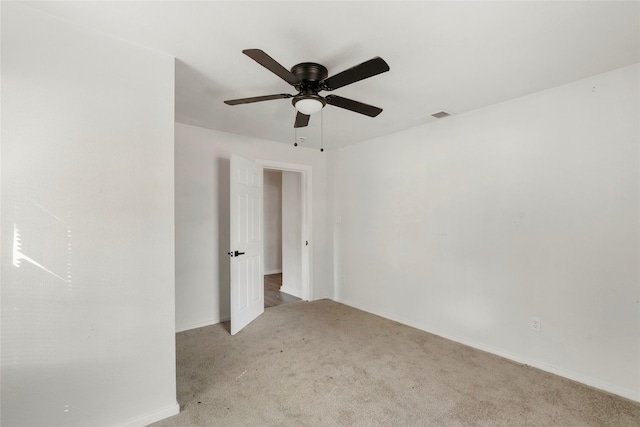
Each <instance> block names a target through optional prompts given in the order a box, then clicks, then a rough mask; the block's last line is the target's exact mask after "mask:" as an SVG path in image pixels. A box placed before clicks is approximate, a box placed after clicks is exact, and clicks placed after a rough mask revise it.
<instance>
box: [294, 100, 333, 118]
mask: <svg viewBox="0 0 640 427" xmlns="http://www.w3.org/2000/svg"><path fill="white" fill-rule="evenodd" d="M292 102H293V106H294V107H296V110H298V112H299V113H302V114H306V115H307V116H308V115H311V114H313V113H317V112H318V111H320V110H322V108H323V107H324V106H325V105H327V101H325V100H324V98H322V97H321V96H318V95H298V96H294V97H293V101H292Z"/></svg>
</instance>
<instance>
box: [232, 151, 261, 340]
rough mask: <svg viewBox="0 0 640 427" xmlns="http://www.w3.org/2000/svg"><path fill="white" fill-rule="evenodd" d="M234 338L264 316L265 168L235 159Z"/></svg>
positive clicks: (233, 209)
mask: <svg viewBox="0 0 640 427" xmlns="http://www.w3.org/2000/svg"><path fill="white" fill-rule="evenodd" d="M230 195H231V203H230V204H231V206H230V208H231V211H230V228H231V240H230V242H231V247H230V248H229V249H230V252H229V256H230V260H231V335H235V334H237V333H238V332H240V330H241V329H242V328H244V327H245V326H247V325H248V324H249V323H251V321H252V320H253V319H255V318H256V317H258V316H260V315H261V314H262V313H264V277H263V275H262V269H263V266H262V166H261V165H259V164H257V163H254V162H252V161H250V160H246V159H243V158H242V157H238V156H236V155H233V154H232V155H231V188H230Z"/></svg>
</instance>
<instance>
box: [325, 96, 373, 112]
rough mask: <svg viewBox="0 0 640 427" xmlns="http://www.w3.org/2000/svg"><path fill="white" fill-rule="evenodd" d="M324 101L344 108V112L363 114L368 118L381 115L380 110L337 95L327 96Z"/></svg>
mask: <svg viewBox="0 0 640 427" xmlns="http://www.w3.org/2000/svg"><path fill="white" fill-rule="evenodd" d="M324 99H325V100H326V101H327V104H330V105H333V106H335V107H340V108H344V109H345V110H350V111H355V112H356V113H360V114H364V115H365V116H369V117H375V116H377V115H378V114H380V113H382V108H378V107H374V106H373V105H369V104H364V103H362V102H358V101H354V100H353V99H349V98H343V97H341V96H337V95H327V96H325V97H324Z"/></svg>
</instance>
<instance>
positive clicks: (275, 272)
mask: <svg viewBox="0 0 640 427" xmlns="http://www.w3.org/2000/svg"><path fill="white" fill-rule="evenodd" d="M280 273H282V269H275V270H265V271H264V275H265V276H266V275H267V274H280Z"/></svg>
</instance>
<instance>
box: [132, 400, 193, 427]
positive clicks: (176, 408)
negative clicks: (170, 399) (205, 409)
mask: <svg viewBox="0 0 640 427" xmlns="http://www.w3.org/2000/svg"><path fill="white" fill-rule="evenodd" d="M179 413H180V405H178V402H176V403H175V404H173V405H171V406H169V407H168V408H164V409H161V410H159V411H156V412H152V413H151V414H147V415H143V416H142V417H138V418H134V419H132V420H129V421H127V422H125V423H124V424H120V425H121V427H144V426H148V425H149V424H153V423H155V422H158V421H160V420H164V419H165V418H169V417H172V416H174V415H178V414H179Z"/></svg>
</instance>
